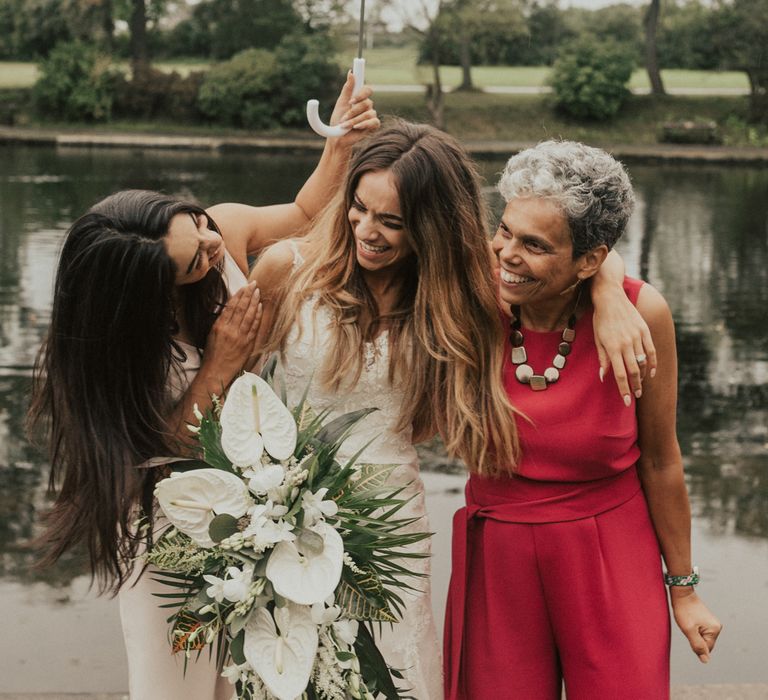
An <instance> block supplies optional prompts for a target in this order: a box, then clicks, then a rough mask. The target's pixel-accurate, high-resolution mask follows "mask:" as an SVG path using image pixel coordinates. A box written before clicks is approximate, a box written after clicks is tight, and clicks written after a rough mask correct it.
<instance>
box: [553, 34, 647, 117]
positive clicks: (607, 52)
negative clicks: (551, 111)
mask: <svg viewBox="0 0 768 700" xmlns="http://www.w3.org/2000/svg"><path fill="white" fill-rule="evenodd" d="M633 68H634V58H633V52H632V49H631V48H629V47H627V46H626V45H623V44H617V43H612V42H603V43H597V42H594V41H584V40H582V41H577V42H574V43H573V44H570V45H569V46H568V47H566V49H565V50H564V51H563V52H562V53H561V54H560V56H559V57H558V59H557V60H556V61H555V65H554V68H553V71H552V78H551V81H550V82H551V85H552V87H553V88H554V91H555V99H556V103H557V106H558V108H560V109H561V110H562V111H564V112H565V113H567V114H569V115H571V116H572V117H576V118H577V119H585V120H595V121H605V120H608V119H610V118H611V117H613V116H615V115H616V113H617V112H618V111H619V109H620V108H621V105H622V103H623V102H624V100H625V98H626V97H627V95H628V94H629V90H627V87H626V85H627V82H629V79H630V77H631V76H632V69H633Z"/></svg>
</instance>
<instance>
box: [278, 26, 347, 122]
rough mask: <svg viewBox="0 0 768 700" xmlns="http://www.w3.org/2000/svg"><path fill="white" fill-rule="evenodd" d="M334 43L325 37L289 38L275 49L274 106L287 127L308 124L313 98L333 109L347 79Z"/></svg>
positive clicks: (311, 35) (319, 35)
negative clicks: (308, 114) (309, 102)
mask: <svg viewBox="0 0 768 700" xmlns="http://www.w3.org/2000/svg"><path fill="white" fill-rule="evenodd" d="M335 54H336V51H335V48H334V46H333V42H332V40H331V39H330V38H329V37H328V36H327V35H325V34H320V33H317V34H310V35H304V36H295V35H294V36H287V37H285V38H284V39H283V40H282V41H281V42H280V43H279V44H278V46H277V48H276V49H275V59H276V63H275V72H274V76H273V79H274V85H273V89H274V104H275V106H276V107H277V109H278V120H279V121H280V123H281V124H284V125H286V126H301V125H303V124H304V123H305V121H306V118H307V117H306V102H307V100H311V99H312V98H315V99H318V100H320V104H321V105H325V106H327V107H331V106H333V103H334V102H335V101H336V96H337V95H338V92H339V89H340V88H341V85H342V83H343V81H344V76H343V74H342V72H341V70H340V69H339V66H338V65H337V63H336V62H335V60H334V56H335Z"/></svg>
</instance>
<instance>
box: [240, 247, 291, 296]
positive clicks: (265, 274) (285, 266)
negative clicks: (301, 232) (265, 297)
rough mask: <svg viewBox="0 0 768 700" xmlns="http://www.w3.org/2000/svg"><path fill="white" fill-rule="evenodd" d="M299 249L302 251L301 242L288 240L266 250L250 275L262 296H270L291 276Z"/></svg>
mask: <svg viewBox="0 0 768 700" xmlns="http://www.w3.org/2000/svg"><path fill="white" fill-rule="evenodd" d="M297 248H298V249H299V251H301V246H300V244H299V242H298V241H294V240H293V239H288V240H284V241H278V242H277V243H273V244H272V245H271V246H269V247H268V248H265V249H264V252H263V253H262V254H261V255H260V256H259V258H258V260H257V261H256V264H255V265H254V266H253V269H252V270H251V275H250V279H252V280H255V281H256V283H257V284H258V285H259V288H260V289H261V292H262V294H268V293H269V292H270V291H271V290H273V289H275V288H276V287H278V286H279V285H280V284H281V283H282V282H283V281H284V280H285V278H286V277H287V276H288V275H290V274H291V271H292V270H293V264H294V260H295V259H296V249H297Z"/></svg>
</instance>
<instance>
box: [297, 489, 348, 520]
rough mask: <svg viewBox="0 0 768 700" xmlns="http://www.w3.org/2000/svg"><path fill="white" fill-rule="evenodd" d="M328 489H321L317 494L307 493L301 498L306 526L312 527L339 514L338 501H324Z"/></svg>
mask: <svg viewBox="0 0 768 700" xmlns="http://www.w3.org/2000/svg"><path fill="white" fill-rule="evenodd" d="M326 493H328V489H325V488H323V489H320V490H319V491H318V492H317V493H312V492H311V491H305V492H304V493H303V494H302V496H301V505H302V510H303V511H304V525H305V526H306V527H312V526H313V525H314V524H315V523H316V522H318V521H319V520H323V519H324V518H325V517H331V516H334V515H336V513H338V512H339V506H338V505H337V504H336V501H332V500H328V501H324V500H323V498H325V494H326Z"/></svg>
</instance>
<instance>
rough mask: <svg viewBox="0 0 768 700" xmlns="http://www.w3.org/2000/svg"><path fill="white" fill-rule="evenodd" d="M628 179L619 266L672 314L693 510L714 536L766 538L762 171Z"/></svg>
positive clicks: (697, 171) (642, 171)
mask: <svg viewBox="0 0 768 700" xmlns="http://www.w3.org/2000/svg"><path fill="white" fill-rule="evenodd" d="M633 179H634V181H635V183H636V184H637V187H638V190H639V193H640V195H641V198H642V206H641V207H640V212H639V213H640V216H639V217H636V218H635V221H633V231H632V237H635V236H639V238H640V240H641V244H640V255H639V256H637V257H635V258H633V257H631V256H628V262H629V263H630V264H632V263H635V262H636V264H637V266H638V270H639V271H642V274H643V276H644V277H645V278H646V279H648V280H649V281H651V282H652V283H653V284H655V285H656V286H657V287H658V288H659V289H660V290H661V291H662V292H663V294H664V295H665V297H666V298H667V300H668V301H669V303H670V306H671V308H672V312H673V315H674V317H675V321H676V325H677V337H678V350H679V355H680V410H679V412H678V426H679V433H680V438H681V446H682V449H683V454H684V455H685V460H686V468H687V473H688V474H689V477H690V488H691V493H692V502H693V505H694V508H695V512H696V513H697V514H699V515H700V516H701V517H703V518H705V519H706V520H707V521H708V522H709V524H710V526H711V527H712V529H713V530H714V531H716V532H720V533H726V532H737V533H741V534H747V535H759V536H763V537H765V536H768V468H767V467H768V324H766V320H768V314H767V313H766V309H768V199H766V197H765V193H766V191H768V172H767V171H765V170H757V169H747V168H738V169H735V168H714V167H711V168H700V167H696V168H693V167H675V168H653V169H651V168H637V169H633ZM649 241H650V242H649ZM630 242H631V241H630Z"/></svg>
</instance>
